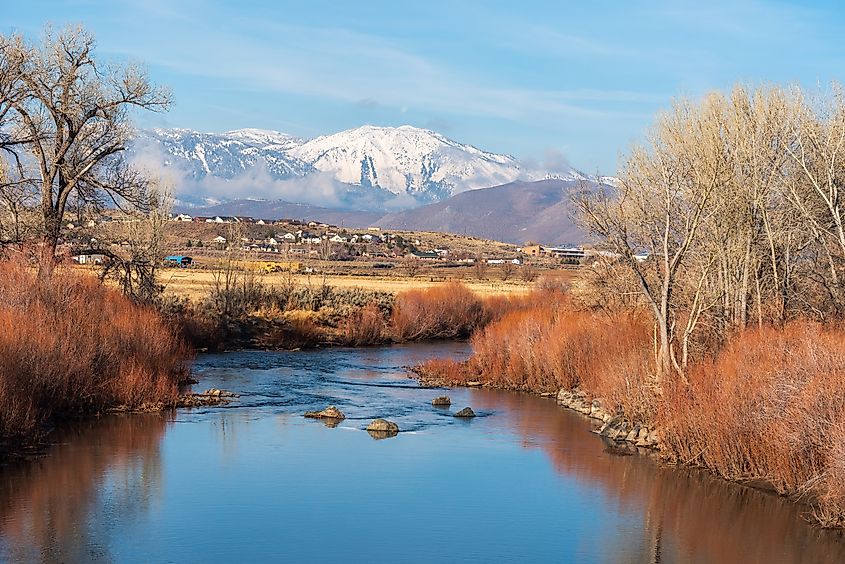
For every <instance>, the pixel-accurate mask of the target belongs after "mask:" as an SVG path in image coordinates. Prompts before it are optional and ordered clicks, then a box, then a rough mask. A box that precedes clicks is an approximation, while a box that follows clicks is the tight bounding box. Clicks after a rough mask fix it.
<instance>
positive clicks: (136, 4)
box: [0, 0, 845, 174]
mask: <svg viewBox="0 0 845 564" xmlns="http://www.w3.org/2000/svg"><path fill="white" fill-rule="evenodd" d="M3 4H4V5H3V8H2V13H3V18H2V22H1V23H0V31H2V32H4V33H8V32H11V31H17V32H22V33H24V34H27V35H30V36H32V37H37V36H38V35H39V34H40V32H41V30H42V29H43V26H44V24H45V23H48V22H50V23H52V24H53V25H55V26H61V25H64V24H67V23H82V24H84V25H86V26H87V27H88V28H89V29H91V30H92V31H93V32H94V33H95V34H96V36H97V39H98V43H99V52H100V54H101V55H102V56H103V57H105V58H108V59H116V60H133V61H141V62H144V63H145V64H146V65H147V67H148V68H149V71H150V74H151V76H152V77H153V79H154V80H155V81H157V82H159V83H162V84H166V85H168V86H169V87H170V88H171V89H172V91H173V94H174V106H173V108H172V109H171V111H170V112H168V113H167V114H164V115H152V116H150V115H145V116H139V117H138V121H139V124H140V125H142V126H145V127H150V126H167V127H170V126H172V127H189V128H193V129H199V130H203V131H226V130H229V129H237V128H241V127H256V128H264V129H277V130H280V131H285V132H287V133H291V134H294V135H298V136H302V137H313V136H316V135H321V134H325V133H332V132H335V131H339V130H342V129H347V128H350V127H356V126H358V125H362V124H365V123H370V124H377V125H402V124H410V125H415V126H419V127H427V128H430V129H434V130H436V131H439V132H440V133H443V134H444V135H446V136H448V137H451V138H453V139H456V140H458V141H462V142H467V143H472V144H474V145H476V146H478V147H480V148H483V149H487V150H492V151H497V152H505V153H510V154H513V155H515V156H517V157H520V158H523V159H534V160H536V161H538V162H540V163H542V162H544V161H548V162H549V163H550V164H557V161H560V160H561V159H562V158H565V159H567V160H568V161H569V162H570V163H571V164H572V165H573V166H575V167H576V168H579V169H582V170H584V171H586V172H596V171H600V172H602V173H607V174H610V173H613V172H614V171H615V169H616V167H617V163H618V160H619V157H620V155H624V154H625V152H626V151H627V150H628V148H629V147H630V145H631V143H632V142H634V141H636V140H638V139H641V138H642V136H643V135H644V133H645V131H646V129H647V127H648V126H649V124H650V123H651V122H652V120H653V117H654V114H655V112H657V111H659V110H660V109H663V108H666V107H668V106H669V105H670V104H671V101H672V99H673V98H674V97H677V96H691V97H697V96H700V95H701V94H702V93H704V92H706V91H708V90H711V89H728V88H730V86H731V85H732V84H733V83H735V82H737V81H743V82H747V83H761V82H767V83H775V82H776V83H783V84H787V83H799V84H801V85H803V86H806V87H809V88H813V87H816V86H818V85H820V84H821V85H826V84H828V83H829V82H830V81H832V80H839V81H843V80H845V49H843V47H842V46H843V40H842V32H843V30H845V7H842V6H841V5H840V4H839V3H838V2H835V1H830V2H769V1H767V2H763V1H749V2H743V1H721V0H715V1H709V2H700V1H696V2H681V1H666V2H663V1H659V0H653V1H636V0H629V1H618V2H611V1H601V0H597V1H590V2H583V1H580V2H571V3H570V2H564V1H559V2H540V1H530V0H522V1H520V2H513V1H509V2H496V1H486V2H481V1H471V0H470V1H462V0H448V1H441V0H427V1H426V2H397V1H395V0H394V1H390V2H366V1H363V0H359V1H356V2H345V1H340V0H335V1H323V0H310V1H307V2H306V1H301V2H283V1H273V0H263V1H260V0H254V1H249V0H241V1H221V0H184V1H182V0H132V1H130V0H109V1H107V2H101V1H98V0H77V1H65V2H56V1H39V0H29V1H25V2H24V1H13V0H4V2H3ZM552 161H555V162H554V163H552Z"/></svg>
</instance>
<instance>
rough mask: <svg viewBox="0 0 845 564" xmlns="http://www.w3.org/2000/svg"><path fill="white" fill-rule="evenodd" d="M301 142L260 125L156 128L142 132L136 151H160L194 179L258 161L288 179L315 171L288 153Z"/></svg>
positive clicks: (234, 172) (230, 173)
mask: <svg viewBox="0 0 845 564" xmlns="http://www.w3.org/2000/svg"><path fill="white" fill-rule="evenodd" d="M301 143H302V140H301V139H297V138H296V137H293V136H291V135H287V134H285V133H279V132H277V131H265V130H261V129H237V130H235V131H228V132H226V133H201V132H199V131H193V130H191V129H153V130H148V131H143V132H142V133H141V135H140V136H139V137H138V139H136V143H135V145H134V147H133V152H135V153H136V154H137V153H146V154H150V153H152V154H154V155H157V156H159V157H160V158H161V159H162V164H163V165H165V166H175V167H177V168H178V169H179V170H181V171H182V172H184V173H186V174H187V175H188V177H189V178H191V179H193V180H200V179H202V178H205V177H206V176H213V177H217V178H225V179H232V178H235V177H237V176H239V175H241V174H243V173H245V172H247V171H248V170H249V169H251V168H253V167H254V166H256V164H259V163H261V164H263V165H266V167H267V170H268V172H269V173H270V175H271V176H272V177H273V178H276V179H288V178H294V177H301V176H305V175H306V174H308V173H309V172H312V171H313V168H312V167H311V166H309V165H308V164H307V163H304V162H302V161H300V160H298V159H296V158H294V157H291V156H290V155H289V154H288V152H289V151H290V150H291V149H293V148H295V147H297V146H298V145H300V144H301Z"/></svg>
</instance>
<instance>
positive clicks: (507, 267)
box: [502, 260, 516, 282]
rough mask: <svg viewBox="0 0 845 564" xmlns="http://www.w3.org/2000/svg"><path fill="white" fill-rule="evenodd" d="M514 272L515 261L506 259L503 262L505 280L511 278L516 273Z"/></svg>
mask: <svg viewBox="0 0 845 564" xmlns="http://www.w3.org/2000/svg"><path fill="white" fill-rule="evenodd" d="M514 272H516V265H515V264H514V263H513V262H511V261H509V260H506V261H505V262H504V263H502V281H503V282H507V281H508V280H510V279H511V277H512V276H513V275H514Z"/></svg>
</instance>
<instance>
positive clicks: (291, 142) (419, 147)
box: [131, 125, 585, 211]
mask: <svg viewBox="0 0 845 564" xmlns="http://www.w3.org/2000/svg"><path fill="white" fill-rule="evenodd" d="M131 154H132V157H133V158H135V159H136V160H141V161H146V162H147V163H149V164H153V165H155V166H162V165H163V166H164V167H166V168H167V169H169V171H170V172H171V173H172V174H173V175H175V177H176V178H175V179H174V181H175V183H176V184H177V186H178V190H177V194H176V196H177V197H178V198H179V199H180V200H181V201H182V202H184V203H186V204H208V203H218V202H222V201H226V200H231V199H235V198H237V197H262V198H267V199H283V200H288V201H296V202H302V203H309V204H315V205H321V206H324V207H334V208H356V209H367V210H370V211H373V210H387V211H389V210H395V209H407V208H412V207H416V206H419V205H422V204H426V203H431V202H438V201H441V200H445V199H446V198H448V197H450V196H453V195H455V194H459V193H461V192H465V191H467V190H473V189H478V188H487V187H490V186H498V185H502V184H506V183H509V182H513V181H516V180H543V179H549V178H558V179H563V180H576V179H582V178H585V176H584V175H583V174H581V173H580V172H578V171H576V170H574V169H572V168H569V167H565V168H564V169H563V170H555V171H548V170H542V169H539V168H537V167H534V166H526V165H524V164H523V163H521V162H520V161H518V160H517V159H516V158H514V157H512V156H510V155H503V154H497V153H491V152H487V151H482V150H481V149H478V148H476V147H473V146H472V145H467V144H462V143H458V142H456V141H453V140H451V139H448V138H446V137H444V136H443V135H441V134H439V133H436V132H434V131H431V130H428V129H420V128H416V127H411V126H407V125H404V126H401V127H376V126H371V125H366V126H362V127H358V128H355V129H350V130H347V131H341V132H339V133H335V134H332V135H324V136H321V137H317V138H315V139H311V140H303V139H299V138H297V137H294V136H291V135H287V134H285V133H280V132H276V131H265V130H259V129H239V130H235V131H229V132H226V133H202V132H198V131H193V130H190V129H153V130H147V131H142V132H141V133H140V135H139V136H138V138H137V139H136V140H135V143H134V144H133V147H132V149H131ZM150 161H151V162H150Z"/></svg>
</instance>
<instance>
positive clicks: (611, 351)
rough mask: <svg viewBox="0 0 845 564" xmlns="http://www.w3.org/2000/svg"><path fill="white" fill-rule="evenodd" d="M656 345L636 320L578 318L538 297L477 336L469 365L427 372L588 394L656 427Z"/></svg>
mask: <svg viewBox="0 0 845 564" xmlns="http://www.w3.org/2000/svg"><path fill="white" fill-rule="evenodd" d="M650 343H651V334H650V331H649V326H648V324H647V323H646V322H644V321H643V320H641V319H639V318H637V317H635V316H622V317H619V318H616V319H609V318H607V317H603V316H599V315H593V314H590V313H586V312H578V311H573V310H571V309H570V308H569V303H568V300H567V299H565V297H564V296H563V295H562V294H560V293H559V292H556V291H555V292H537V293H534V294H532V295H531V296H529V297H527V298H525V299H523V300H522V302H521V305H520V306H519V307H514V308H513V309H512V310H511V311H509V312H508V313H505V314H504V315H503V316H502V317H501V319H499V320H498V321H494V322H492V323H490V324H489V325H488V326H486V327H485V328H484V329H481V330H479V331H478V332H477V333H476V334H475V335H473V337H472V348H473V355H472V357H471V358H470V359H469V360H468V361H467V362H466V363H456V362H454V361H452V362H450V361H438V362H429V363H426V364H424V365H422V366H421V367H420V371H421V372H422V373H424V374H428V375H437V376H440V377H441V378H444V379H447V380H448V381H451V382H455V383H459V382H462V381H466V380H482V381H485V382H487V383H488V384H490V385H493V386H497V387H502V388H508V389H515V390H525V391H533V392H553V391H557V390H559V389H560V388H566V389H572V388H575V387H580V388H581V389H582V390H584V391H586V392H587V393H589V394H590V395H593V396H600V397H602V398H604V399H606V400H608V401H609V402H610V403H611V404H612V405H614V406H620V407H622V408H623V409H624V410H625V412H626V413H627V414H628V415H629V417H632V418H636V419H637V420H638V421H643V422H648V421H650V420H651V418H652V416H653V412H654V400H653V394H652V393H651V392H650V390H651V387H650V386H649V383H650V380H649V376H650V375H651V372H650V368H651V367H652V364H653V360H652V353H651V348H650Z"/></svg>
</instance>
